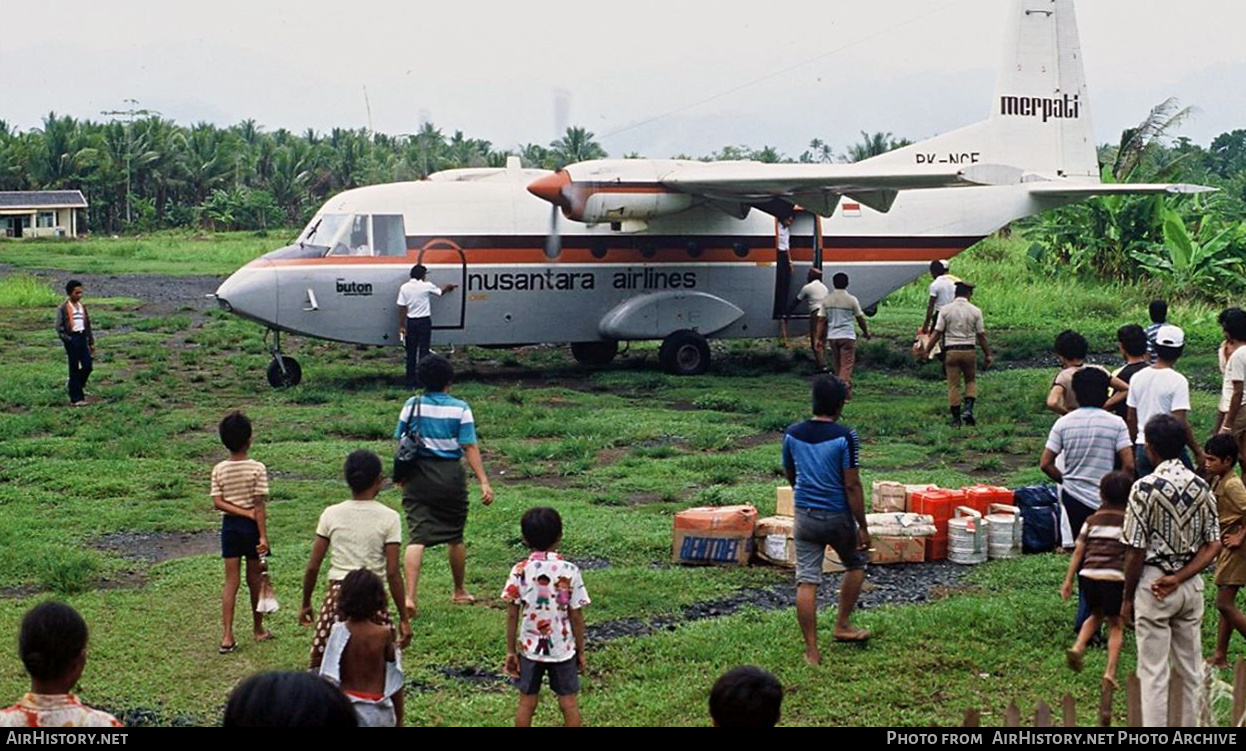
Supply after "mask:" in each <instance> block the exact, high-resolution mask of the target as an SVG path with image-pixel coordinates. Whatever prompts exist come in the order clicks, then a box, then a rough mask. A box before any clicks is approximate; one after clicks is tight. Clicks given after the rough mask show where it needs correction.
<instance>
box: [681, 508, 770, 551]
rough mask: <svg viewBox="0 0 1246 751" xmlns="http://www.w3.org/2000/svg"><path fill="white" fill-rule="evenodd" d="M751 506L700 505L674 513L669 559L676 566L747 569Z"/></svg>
mask: <svg viewBox="0 0 1246 751" xmlns="http://www.w3.org/2000/svg"><path fill="white" fill-rule="evenodd" d="M756 525H757V509H756V508H754V507H753V506H721V507H716V506H703V507H700V508H690V509H687V510H686V511H680V512H679V513H677V514H675V536H674V539H673V540H672V543H671V557H672V558H673V559H674V561H675V562H676V563H698V564H721V565H727V566H747V565H748V561H749V558H750V557H751V556H752V554H753V528H754V527H755V526H756Z"/></svg>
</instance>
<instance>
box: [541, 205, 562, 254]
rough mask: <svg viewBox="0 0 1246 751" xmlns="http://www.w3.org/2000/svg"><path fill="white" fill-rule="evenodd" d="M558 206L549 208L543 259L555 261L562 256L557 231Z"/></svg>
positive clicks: (560, 239) (560, 242)
mask: <svg viewBox="0 0 1246 751" xmlns="http://www.w3.org/2000/svg"><path fill="white" fill-rule="evenodd" d="M558 213H559V211H558V204H551V205H550V207H549V237H547V238H546V240H545V257H546V258H549V259H551V260H552V259H555V258H557V257H558V256H560V255H562V234H561V233H560V232H559V231H558Z"/></svg>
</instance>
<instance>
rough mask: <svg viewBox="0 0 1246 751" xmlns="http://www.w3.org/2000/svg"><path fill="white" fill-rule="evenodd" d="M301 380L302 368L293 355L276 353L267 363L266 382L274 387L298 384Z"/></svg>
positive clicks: (279, 387) (281, 387) (280, 387)
mask: <svg viewBox="0 0 1246 751" xmlns="http://www.w3.org/2000/svg"><path fill="white" fill-rule="evenodd" d="M301 380H303V368H302V367H300V366H299V361H298V360H295V359H294V358H293V357H286V356H285V355H278V356H277V357H276V358H275V359H274V360H273V361H272V362H271V363H269V365H268V384H269V385H270V386H272V387H273V388H275V389H284V388H288V387H290V386H297V385H299V381H301Z"/></svg>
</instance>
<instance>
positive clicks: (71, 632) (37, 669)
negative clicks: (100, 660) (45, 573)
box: [0, 602, 121, 728]
mask: <svg viewBox="0 0 1246 751" xmlns="http://www.w3.org/2000/svg"><path fill="white" fill-rule="evenodd" d="M17 652H18V654H19V656H20V657H21V658H22V665H24V666H25V667H26V672H27V673H29V674H30V693H28V694H26V695H25V696H23V697H22V699H21V701H19V702H18V703H17V704H14V705H13V706H11V707H9V708H8V709H0V728H21V727H27V728H66V727H76V728H119V727H121V723H120V722H117V718H116V717H113V716H112V715H110V714H108V713H107V712H101V711H99V710H98V709H91V708H90V707H88V706H86V705H85V704H83V703H82V702H80V701H78V697H76V696H74V695H73V694H72V693H70V692H71V691H73V689H74V685H76V684H77V683H78V679H79V678H81V677H82V671H83V670H84V669H85V668H86V665H87V623H86V621H84V620H82V616H80V615H78V612H77V611H76V610H74V609H73V608H71V607H69V606H68V605H66V604H65V603H63V602H45V603H42V604H40V605H36V606H34V607H33V608H31V609H30V610H28V611H27V612H26V616H25V617H24V618H22V630H21V632H20V634H19V636H18V637H17Z"/></svg>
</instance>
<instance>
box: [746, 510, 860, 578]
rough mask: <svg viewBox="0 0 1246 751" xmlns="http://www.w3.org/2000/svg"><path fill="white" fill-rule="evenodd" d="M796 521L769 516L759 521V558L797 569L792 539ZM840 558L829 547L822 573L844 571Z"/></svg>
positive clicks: (757, 534)
mask: <svg viewBox="0 0 1246 751" xmlns="http://www.w3.org/2000/svg"><path fill="white" fill-rule="evenodd" d="M793 524H794V520H793V519H792V517H790V516H768V517H766V518H765V519H759V520H758V521H757V532H756V537H755V542H756V546H757V557H758V558H761V559H762V560H764V561H768V562H770V563H773V564H774V565H776V566H785V567H787V568H796V543H795V541H794V540H793V539H792V526H793ZM843 570H844V566H843V564H842V563H840V562H839V556H837V555H835V551H834V550H832V549H831V548H830V547H829V546H828V547H827V549H826V556H825V557H824V558H823V559H822V573H824V574H833V573H835V572H837V571H843Z"/></svg>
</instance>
